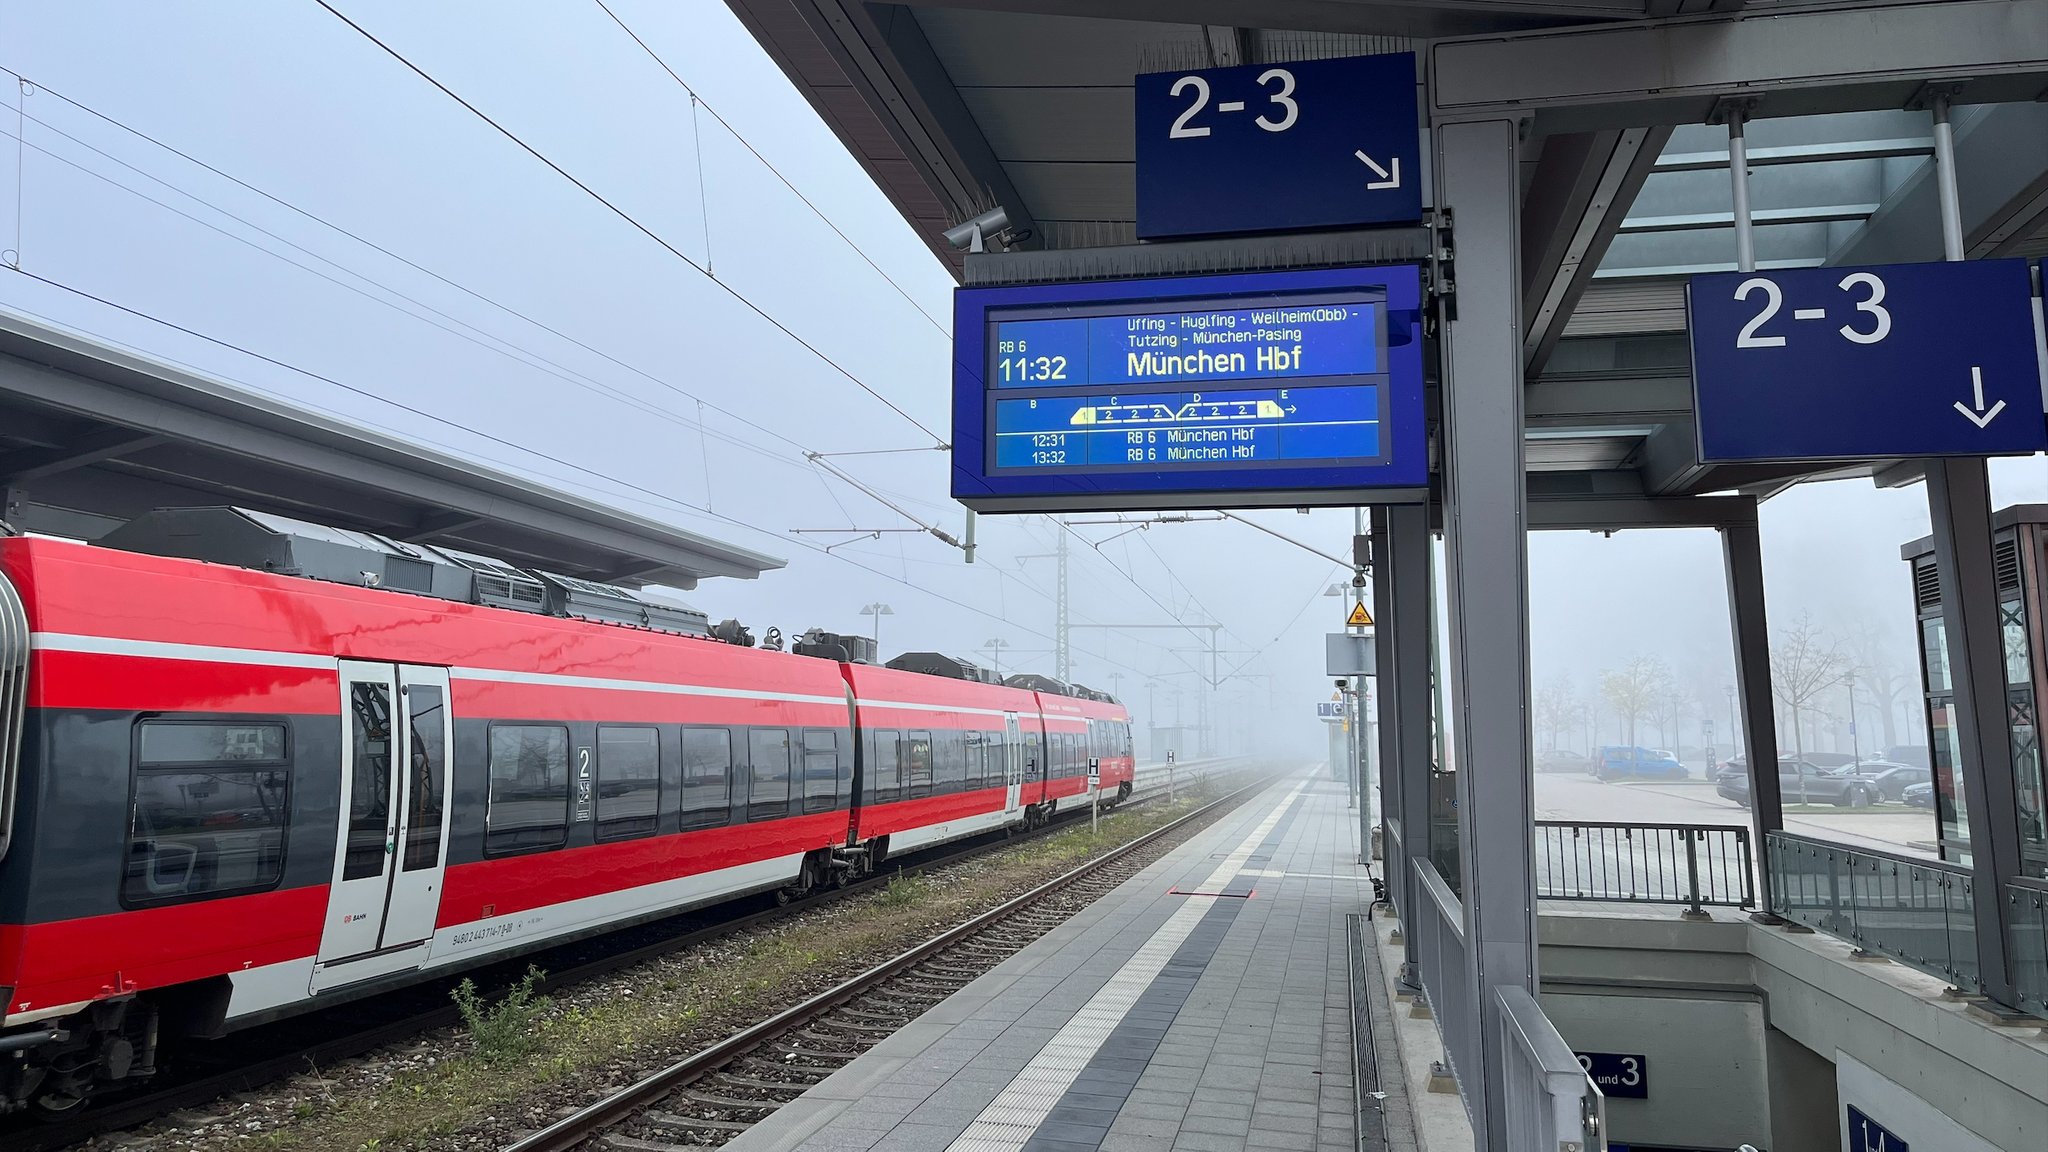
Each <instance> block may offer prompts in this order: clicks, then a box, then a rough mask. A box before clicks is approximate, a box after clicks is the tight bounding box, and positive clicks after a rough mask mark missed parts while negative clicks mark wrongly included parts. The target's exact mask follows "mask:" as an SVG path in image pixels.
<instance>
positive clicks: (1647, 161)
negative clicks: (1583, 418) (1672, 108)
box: [1522, 126, 1671, 375]
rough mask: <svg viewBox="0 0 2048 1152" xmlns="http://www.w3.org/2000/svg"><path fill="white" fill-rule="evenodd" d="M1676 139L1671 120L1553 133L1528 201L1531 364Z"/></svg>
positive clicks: (1526, 338)
mask: <svg viewBox="0 0 2048 1152" xmlns="http://www.w3.org/2000/svg"><path fill="white" fill-rule="evenodd" d="M1670 138H1671V129H1670V127H1669V126H1663V127H1654V128H1624V129H1616V130H1609V131H1602V132H1581V133H1571V134H1567V135H1562V136H1553V137H1551V138H1550V139H1548V140H1545V141H1544V143H1543V155H1542V157H1541V158H1540V159H1539V160H1538V161H1537V163H1536V171H1535V173H1534V175H1533V177H1532V179H1531V181H1530V185H1529V189H1528V192H1527V194H1526V195H1525V196H1524V198H1523V206H1522V246H1523V251H1522V278H1523V285H1522V309H1523V317H1522V319H1523V325H1524V329H1523V333H1522V351H1523V360H1524V369H1525V370H1526V371H1527V372H1528V373H1529V374H1531V375H1534V374H1536V373H1538V372H1541V371H1542V370H1543V366H1544V364H1545V362H1546V361H1548V359H1549V358H1550V353H1551V350H1552V349H1554V348H1555V347H1556V346H1557V341H1558V338H1559V337H1560V336H1562V335H1563V334H1564V329H1565V324H1566V322H1567V321H1568V320H1569V319H1570V318H1571V314H1572V312H1573V310H1574V309H1576V308H1577V307H1578V302H1579V298H1580V297H1581V296H1582V295H1584V293H1585V291H1586V286H1587V285H1588V284H1591V283H1592V282H1593V271H1594V270H1595V269H1597V268H1598V267H1600V261H1601V260H1602V259H1603V258H1604V257H1605V256H1606V255H1607V248H1608V245H1609V244H1611V243H1612V242H1613V240H1614V236H1615V232H1616V230H1617V229H1619V228H1620V227H1621V225H1622V221H1623V219H1624V218H1625V217H1626V216H1627V214H1628V209H1629V205H1630V204H1632V203H1634V202H1635V198H1636V194H1637V193H1638V192H1640V191H1641V190H1642V187H1643V181H1644V180H1645V179H1647V178H1648V177H1649V174H1650V169H1651V166H1652V165H1653V164H1654V163H1655V162H1656V158H1657V155H1658V154H1659V153H1660V152H1662V151H1663V149H1664V144H1665V142H1666V141H1668V140H1669V139H1670Z"/></svg>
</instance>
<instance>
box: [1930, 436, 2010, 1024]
mask: <svg viewBox="0 0 2048 1152" xmlns="http://www.w3.org/2000/svg"><path fill="white" fill-rule="evenodd" d="M1927 511H1928V514H1929V519H1930V520H1932V522H1933V527H1934V567H1935V570H1936V571H1937V572H1938V573H1939V574H1940V579H1941V616H1942V623H1943V625H1944V627H1945V632H1946V638H1947V644H1948V653H1947V655H1948V671H1949V679H1950V682H1951V684H1952V685H1953V686H1954V688H1955V707H1954V709H1953V711H1952V713H1951V717H1952V720H1953V723H1954V729H1953V731H1954V741H1955V743H1954V747H1955V749H1956V770H1957V771H1958V772H1960V773H1961V774H1962V780H1961V781H1960V784H1959V790H1960V791H1961V792H1962V793H1963V794H1964V795H1965V796H1968V797H1969V805H1968V811H1967V816H1968V819H1969V831H1970V860H1971V867H1972V870H1973V871H1974V872H1975V875H1976V892H1977V899H1976V900H1975V901H1974V905H1975V908H1976V917H1977V922H1976V929H1977V931H1976V937H1977V978H1978V979H1979V980H1980V981H1981V982H1982V983H1983V985H1984V994H1985V995H1987V996H1989V997H1990V998H1991V999H1992V1000H1994V1001H1997V1002H1998V1003H2000V1004H2004V1005H2008V1006H2010V1005H2013V1004H2015V1003H2016V1001H2015V999H2014V997H2013V986H2012V973H2011V967H2010V965H2009V963H2008V961H2007V952H2006V900H2005V888H2006V885H2007V884H2009V883H2011V881H2012V880H2013V878H2014V877H2016V876H2018V875H2020V842H2019V829H2020V822H2019V810H2018V805H2017V803H2016V802H2015V798H2014V789H2013V759H2012V739H2011V736H2010V733H2009V729H2008V724H2007V719H2006V693H2005V680H2006V676H2005V652H2004V647H2003V629H2002V628H2001V626H2000V624H2001V622H2000V614H2001V606H2000V604H1999V602H1998V581H1997V577H1996V575H1995V573H1994V571H1993V567H1992V559H1991V487H1990V481H1989V471H1988V469H1987V468H1986V466H1985V461H1984V460H1983V458H1982V457H1970V458H1957V457H1950V458H1945V459H1941V460H1929V461H1928V462H1927Z"/></svg>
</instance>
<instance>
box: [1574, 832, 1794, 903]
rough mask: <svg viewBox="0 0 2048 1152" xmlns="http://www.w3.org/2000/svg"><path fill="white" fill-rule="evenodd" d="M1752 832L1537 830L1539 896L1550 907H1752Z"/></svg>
mask: <svg viewBox="0 0 2048 1152" xmlns="http://www.w3.org/2000/svg"><path fill="white" fill-rule="evenodd" d="M1753 863H1754V862H1753V860H1752V859H1751V857H1750V845H1749V829H1748V828H1744V827H1740V826H1737V825H1712V824H1614V823H1587V822H1578V821H1557V820H1539V821H1537V822H1536V895H1538V896H1539V897H1543V898H1545V899H1551V900H1607V901H1615V902H1627V903H1635V904H1644V903H1647V904H1684V905H1687V906H1688V909H1689V911H1690V912H1692V913H1697V914H1702V915H1703V914H1704V907H1703V906H1705V905H1710V904H1711V905H1720V906H1724V907H1730V908H1754V907H1756V874H1755V870H1754V869H1753V868H1752V867H1751V865H1752V864H1753Z"/></svg>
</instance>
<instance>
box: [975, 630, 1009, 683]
mask: <svg viewBox="0 0 2048 1152" xmlns="http://www.w3.org/2000/svg"><path fill="white" fill-rule="evenodd" d="M981 646H982V647H983V648H986V649H988V651H989V656H990V657H991V658H992V659H994V660H995V662H996V679H998V680H1001V679H1002V678H1003V649H1005V648H1008V647H1009V646H1010V642H1009V641H1008V640H1005V639H1003V638H1002V637H1000V636H996V637H992V638H990V639H988V640H985V641H983V642H982V645H981Z"/></svg>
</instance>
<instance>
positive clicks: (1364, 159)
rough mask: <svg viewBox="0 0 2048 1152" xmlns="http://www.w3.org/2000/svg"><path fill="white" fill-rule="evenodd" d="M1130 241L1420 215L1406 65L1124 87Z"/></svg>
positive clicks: (1179, 75) (1209, 72)
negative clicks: (1128, 97)
mask: <svg viewBox="0 0 2048 1152" xmlns="http://www.w3.org/2000/svg"><path fill="white" fill-rule="evenodd" d="M1136 83H1137V101H1136V103H1137V149H1136V154H1137V162H1138V163H1137V168H1138V172H1137V185H1138V235H1139V236H1140V237H1142V238H1144V239H1148V240H1151V239H1159V238H1163V237H1169V236H1203V235H1219V234H1224V233H1243V232H1283V231H1289V230H1297V229H1310V228H1333V227H1346V226H1354V225H1361V224H1393V223H1413V222H1414V221H1416V220H1419V219H1421V217H1422V190H1421V189H1422V173H1421V162H1422V160H1421V143H1420V135H1419V133H1418V127H1417V125H1418V121H1417V113H1416V98H1415V55H1414V53H1412V52H1400V53H1391V54H1387V55H1381V56H1348V57H1341V58H1338V59H1334V60H1300V61H1294V62H1291V63H1284V64H1247V65H1242V66H1238V67H1230V68H1205V69H1197V70H1187V71H1176V72H1153V73H1148V74H1146V75H1142V76H1139V77H1138V78H1137V81H1136Z"/></svg>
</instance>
